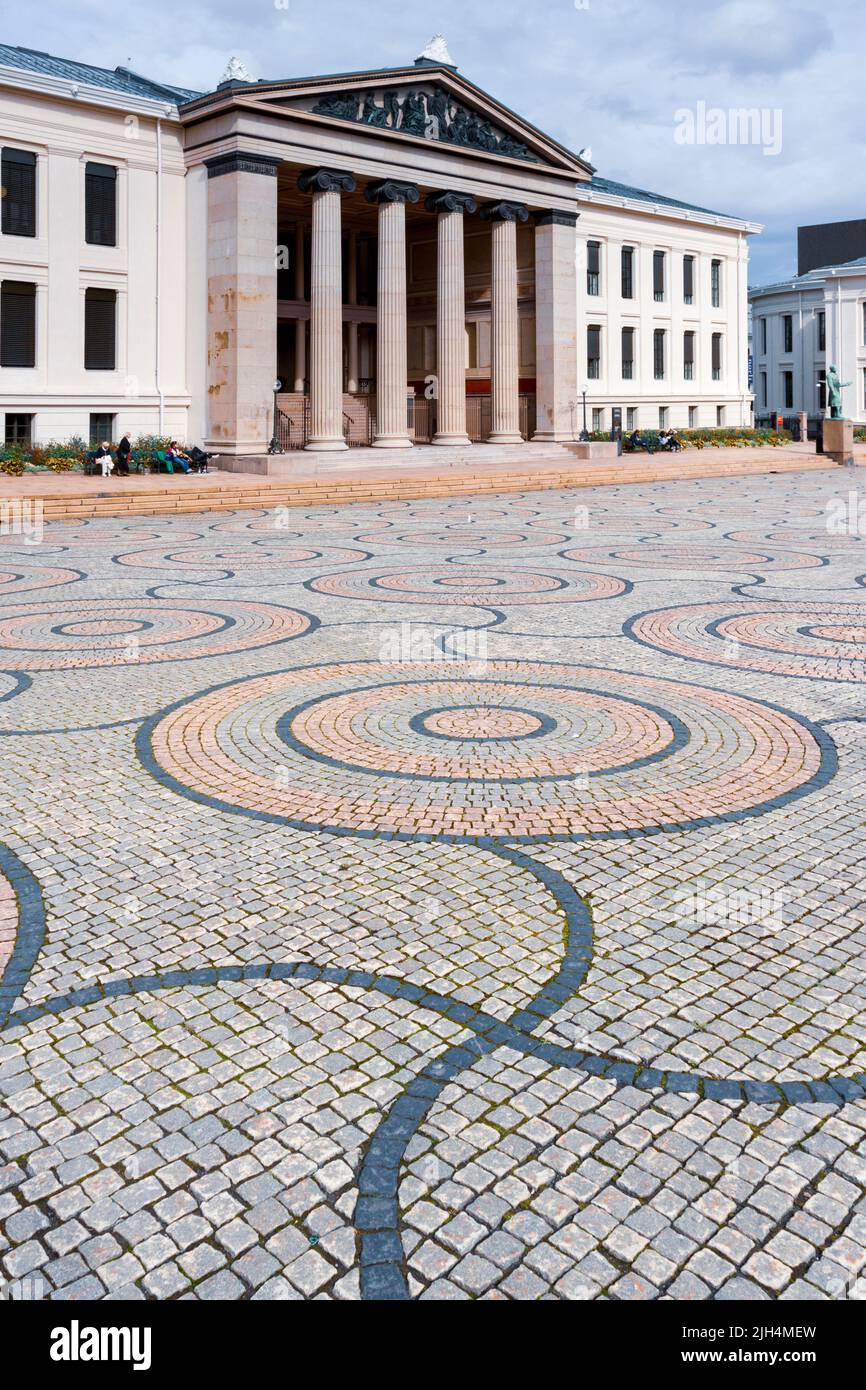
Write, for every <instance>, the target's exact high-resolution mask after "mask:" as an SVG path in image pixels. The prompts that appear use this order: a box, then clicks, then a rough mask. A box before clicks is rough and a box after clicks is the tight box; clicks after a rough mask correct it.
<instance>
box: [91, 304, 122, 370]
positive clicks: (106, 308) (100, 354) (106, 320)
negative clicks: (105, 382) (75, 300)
mask: <svg viewBox="0 0 866 1390" xmlns="http://www.w3.org/2000/svg"><path fill="white" fill-rule="evenodd" d="M116 309H117V295H116V294H115V292H114V290H93V289H91V290H87V292H86V293H85V296H84V365H85V367H86V369H87V370H88V371H91V372H113V371H114V365H115V364H114V357H115V340H116V331H115V317H116Z"/></svg>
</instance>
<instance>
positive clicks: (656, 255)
mask: <svg viewBox="0 0 866 1390" xmlns="http://www.w3.org/2000/svg"><path fill="white" fill-rule="evenodd" d="M664 292H665V253H664V251H654V252H653V294H654V295H655V296H656V298H664Z"/></svg>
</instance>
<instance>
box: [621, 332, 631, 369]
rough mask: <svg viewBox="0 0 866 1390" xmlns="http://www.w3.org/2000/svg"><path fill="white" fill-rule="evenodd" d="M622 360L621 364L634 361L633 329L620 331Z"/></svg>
mask: <svg viewBox="0 0 866 1390" xmlns="http://www.w3.org/2000/svg"><path fill="white" fill-rule="evenodd" d="M622 360H623V362H633V361H634V329H633V328H624V329H623V330H622Z"/></svg>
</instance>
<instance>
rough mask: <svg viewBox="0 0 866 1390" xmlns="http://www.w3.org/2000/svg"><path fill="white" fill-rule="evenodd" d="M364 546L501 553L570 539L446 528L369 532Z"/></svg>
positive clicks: (493, 529) (525, 532)
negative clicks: (437, 548) (509, 549)
mask: <svg viewBox="0 0 866 1390" xmlns="http://www.w3.org/2000/svg"><path fill="white" fill-rule="evenodd" d="M355 539H356V540H357V541H360V543H361V544H362V545H366V544H368V543H369V544H373V545H376V544H382V543H384V544H386V545H397V546H409V547H412V546H431V545H432V546H437V547H440V548H441V547H442V546H446V547H447V546H451V547H453V548H454V550H498V549H508V548H511V549H515V548H518V547H524V548H525V547H527V546H533V545H537V546H543V545H561V544H563V543H564V542H565V541H567V540H568V537H567V536H566V535H564V534H563V533H561V532H557V531H532V530H530V529H529V528H528V527H527V529H526V530H520V531H515V530H511V529H505V528H504V527H502V528H496V527H490V528H486V527H485V526H483V525H477V526H475V525H473V524H472V523H471V522H467V523H466V524H465V525H462V526H458V525H454V526H447V527H445V528H443V529H441V530H434V529H429V530H425V529H420V528H419V530H417V531H395V532H393V533H391V532H384V533H383V532H381V531H369V532H367V533H366V534H362V535H359V536H356V537H355Z"/></svg>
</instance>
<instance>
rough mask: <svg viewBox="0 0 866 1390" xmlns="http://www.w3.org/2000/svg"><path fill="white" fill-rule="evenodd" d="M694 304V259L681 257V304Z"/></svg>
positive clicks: (692, 257)
mask: <svg viewBox="0 0 866 1390" xmlns="http://www.w3.org/2000/svg"><path fill="white" fill-rule="evenodd" d="M694 302H695V258H694V256H683V303H684V304H694Z"/></svg>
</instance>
